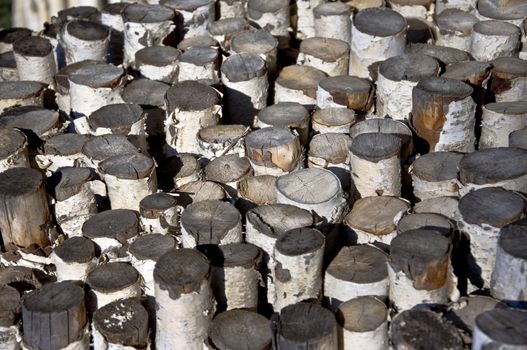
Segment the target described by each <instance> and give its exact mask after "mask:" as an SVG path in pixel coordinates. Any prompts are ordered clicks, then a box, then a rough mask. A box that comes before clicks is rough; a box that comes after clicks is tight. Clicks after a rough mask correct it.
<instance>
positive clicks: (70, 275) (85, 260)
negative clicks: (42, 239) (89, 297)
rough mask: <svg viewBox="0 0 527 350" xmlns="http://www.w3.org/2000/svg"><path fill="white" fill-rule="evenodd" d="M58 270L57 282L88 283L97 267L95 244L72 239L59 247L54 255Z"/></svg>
mask: <svg viewBox="0 0 527 350" xmlns="http://www.w3.org/2000/svg"><path fill="white" fill-rule="evenodd" d="M52 259H53V263H54V264H55V267H56V269H57V272H56V275H57V281H59V282H61V281H67V280H72V281H83V282H84V281H86V277H87V276H88V274H89V273H90V272H91V271H92V270H93V269H94V268H95V266H96V265H97V260H98V259H97V257H96V256H95V244H94V243H93V242H92V241H91V240H89V239H87V238H84V237H71V238H68V239H66V240H65V241H64V242H62V243H61V244H60V245H59V246H57V247H56V248H55V249H54V250H53V253H52Z"/></svg>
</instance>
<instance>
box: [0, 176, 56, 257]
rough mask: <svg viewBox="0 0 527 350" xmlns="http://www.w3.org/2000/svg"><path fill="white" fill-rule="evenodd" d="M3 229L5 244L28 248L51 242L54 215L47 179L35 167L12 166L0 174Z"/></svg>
mask: <svg viewBox="0 0 527 350" xmlns="http://www.w3.org/2000/svg"><path fill="white" fill-rule="evenodd" d="M0 199H1V202H2V203H3V205H2V206H1V208H0V230H1V231H2V240H3V243H4V245H7V244H9V243H12V244H15V245H17V246H19V247H24V248H28V247H29V246H31V245H33V244H36V245H37V246H40V247H46V246H47V245H48V244H49V239H48V229H49V225H50V220H51V218H50V214H49V209H48V202H47V196H46V189H45V184H44V178H43V176H42V175H41V174H40V172H38V171H37V170H35V169H31V168H11V169H8V170H6V171H4V172H2V173H0Z"/></svg>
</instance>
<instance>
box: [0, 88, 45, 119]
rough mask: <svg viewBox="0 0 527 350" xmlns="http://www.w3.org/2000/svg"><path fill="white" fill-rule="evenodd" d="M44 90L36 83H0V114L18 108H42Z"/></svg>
mask: <svg viewBox="0 0 527 350" xmlns="http://www.w3.org/2000/svg"><path fill="white" fill-rule="evenodd" d="M45 88H46V85H45V84H43V83H39V82H37V81H28V80H24V81H1V82H0V112H4V111H6V110H8V109H10V108H13V107H19V106H42V104H43V103H44V101H43V94H44V90H45Z"/></svg>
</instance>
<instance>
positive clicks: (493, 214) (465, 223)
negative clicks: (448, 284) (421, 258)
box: [458, 187, 527, 288]
mask: <svg viewBox="0 0 527 350" xmlns="http://www.w3.org/2000/svg"><path fill="white" fill-rule="evenodd" d="M526 208H527V204H526V202H525V200H524V198H523V197H521V196H520V195H518V194H517V193H515V192H512V191H507V190H504V189H503V188H500V187H489V188H482V189H479V190H475V191H472V192H470V193H468V194H466V195H465V196H464V197H462V198H461V199H460V201H459V211H460V213H461V219H460V220H459V222H458V226H459V229H460V230H461V231H462V232H463V233H464V234H465V235H467V237H468V238H469V240H470V257H469V258H468V261H467V265H468V278H469V280H470V282H471V284H472V285H473V286H474V287H476V288H489V287H490V279H491V274H492V270H493V269H494V264H495V260H496V250H497V246H498V237H499V235H500V230H501V228H502V227H503V226H505V225H507V224H509V223H511V222H514V221H516V220H518V219H521V218H522V217H523V216H524V215H525V210H526ZM509 272H510V270H509Z"/></svg>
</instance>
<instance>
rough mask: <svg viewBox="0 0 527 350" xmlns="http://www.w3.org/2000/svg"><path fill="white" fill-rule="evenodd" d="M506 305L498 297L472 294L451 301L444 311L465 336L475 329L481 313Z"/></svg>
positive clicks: (445, 315)
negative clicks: (477, 318)
mask: <svg viewBox="0 0 527 350" xmlns="http://www.w3.org/2000/svg"><path fill="white" fill-rule="evenodd" d="M504 307H505V305H504V304H502V303H501V302H500V301H499V300H497V299H494V298H491V297H488V296H484V295H477V294H472V295H469V296H465V297H461V298H460V299H459V300H458V301H457V302H455V303H451V304H450V305H449V306H448V308H447V310H446V312H445V313H444V317H445V318H446V319H447V320H449V321H450V322H452V323H453V325H454V326H456V328H457V329H458V330H459V331H460V332H461V335H462V337H463V338H464V336H468V335H470V334H472V332H473V331H474V324H475V322H476V317H477V316H478V315H479V314H482V313H484V312H485V311H488V310H492V309H500V308H504Z"/></svg>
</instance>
